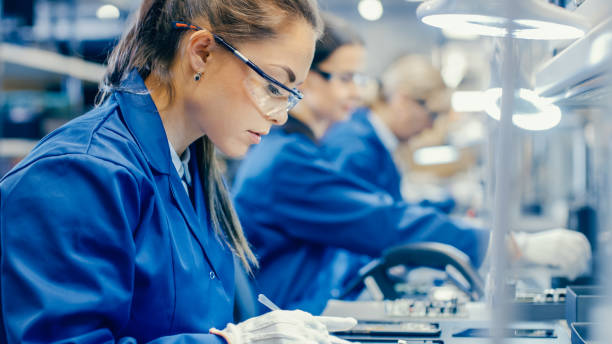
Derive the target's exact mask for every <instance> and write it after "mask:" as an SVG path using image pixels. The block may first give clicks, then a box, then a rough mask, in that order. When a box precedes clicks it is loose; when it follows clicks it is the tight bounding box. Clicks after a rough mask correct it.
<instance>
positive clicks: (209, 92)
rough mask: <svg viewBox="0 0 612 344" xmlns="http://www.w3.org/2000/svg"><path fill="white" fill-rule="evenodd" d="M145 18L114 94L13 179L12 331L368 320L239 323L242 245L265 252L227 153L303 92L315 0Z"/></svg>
mask: <svg viewBox="0 0 612 344" xmlns="http://www.w3.org/2000/svg"><path fill="white" fill-rule="evenodd" d="M135 19H136V20H135V21H134V22H132V23H131V24H130V26H129V28H128V31H127V33H126V35H125V36H124V37H123V38H122V39H121V41H120V42H119V43H118V45H117V47H116V48H115V50H114V52H113V53H112V55H111V58H110V61H109V67H108V68H109V69H108V72H107V74H106V76H105V78H104V82H103V86H104V88H103V93H102V95H101V98H102V99H103V101H102V103H101V105H100V106H98V107H97V108H96V109H94V110H92V111H90V112H89V113H87V114H85V115H83V116H81V117H79V118H76V119H75V120H72V121H70V122H69V123H68V124H66V125H65V126H63V127H62V128H60V129H58V130H56V131H54V132H53V133H51V134H50V135H48V136H47V137H46V138H44V139H43V140H42V141H41V142H40V143H39V144H38V145H37V147H36V148H34V150H33V151H32V152H31V153H30V154H29V155H28V156H27V157H26V158H25V159H24V160H23V161H22V162H21V163H19V164H18V165H17V166H16V167H15V168H14V169H12V170H11V171H10V172H9V173H8V174H7V175H6V176H4V177H3V178H2V180H1V181H0V207H1V208H0V233H1V241H0V244H1V262H2V264H1V265H0V280H1V282H2V283H1V285H0V304H1V305H2V307H1V308H2V309H1V313H0V329H1V331H0V343H51V342H63V343H145V342H151V343H211V344H212V343H215V344H222V343H229V344H249V343H263V342H265V343H320V344H329V343H340V342H341V341H340V340H339V339H337V338H335V337H333V336H331V335H329V333H328V330H330V331H331V330H334V329H337V328H344V329H347V328H350V327H351V326H352V325H354V324H355V320H354V319H350V318H348V319H347V318H322V317H314V316H312V315H310V314H308V313H306V312H303V311H282V310H278V311H273V312H270V313H267V314H265V315H262V316H259V317H255V318H251V319H248V320H246V321H244V322H242V323H238V324H232V321H233V316H232V311H233V303H234V296H235V295H234V292H235V285H234V259H233V257H234V256H236V257H238V258H239V259H238V260H239V261H241V262H242V264H243V265H244V268H245V269H246V270H247V271H249V270H250V269H251V268H252V267H253V266H256V265H257V261H256V259H255V257H254V255H253V253H252V251H251V249H250V248H249V244H248V243H247V241H246V240H245V237H244V235H243V232H242V229H241V226H240V223H239V222H238V220H237V218H236V215H235V212H234V210H233V208H232V204H231V202H230V199H229V195H228V194H227V191H226V189H225V187H224V184H223V182H222V180H221V177H220V173H219V172H218V170H217V166H216V163H215V158H214V150H215V147H217V148H218V149H220V150H221V151H223V152H224V153H225V154H227V155H229V156H240V155H242V154H244V153H245V152H246V151H247V148H248V146H250V145H251V144H253V143H257V142H259V140H260V138H261V136H263V135H265V134H266V133H268V131H269V130H270V127H271V126H272V125H280V124H283V123H284V122H285V121H286V119H287V110H288V109H290V108H291V107H292V106H293V105H295V104H296V102H297V101H298V100H299V99H300V98H301V97H302V95H301V94H300V92H299V91H297V90H295V89H294V87H295V86H297V85H298V84H299V83H300V82H302V81H303V80H304V78H305V77H306V74H307V72H308V68H309V66H310V64H311V61H312V57H313V50H314V45H315V42H316V39H317V36H318V35H319V34H320V32H321V25H320V17H319V14H318V9H317V7H316V5H315V3H314V2H313V1H310V0H283V1H280V0H243V1H240V2H227V1H225V0H208V1H200V0H166V1H157V0H145V1H143V3H142V5H141V7H140V11H139V15H138V16H137V17H136V18H135ZM177 21H178V22H177ZM236 49H238V50H236ZM238 51H240V52H238ZM245 56H248V57H250V58H252V59H253V62H251V61H250V60H247V59H246V57H245ZM219 329H222V330H219ZM342 342H343V341H342Z"/></svg>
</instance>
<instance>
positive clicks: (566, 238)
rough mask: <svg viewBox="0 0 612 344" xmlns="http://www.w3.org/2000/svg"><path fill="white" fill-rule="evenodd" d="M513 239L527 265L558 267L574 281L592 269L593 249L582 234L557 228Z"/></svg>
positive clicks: (517, 236) (523, 234)
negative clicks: (590, 265) (590, 263)
mask: <svg viewBox="0 0 612 344" xmlns="http://www.w3.org/2000/svg"><path fill="white" fill-rule="evenodd" d="M514 238H515V240H516V244H517V246H518V249H519V250H520V256H521V259H522V260H524V261H525V262H529V263H535V264H542V265H552V266H555V267H558V268H560V269H561V273H562V274H563V275H565V276H567V277H568V278H569V279H571V280H574V279H576V277H578V276H580V275H581V274H583V273H585V272H586V271H587V270H588V268H589V261H590V260H591V245H590V244H589V241H588V240H587V239H586V237H585V236H584V235H582V233H579V232H576V231H572V230H569V229H562V228H558V229H551V230H547V231H542V232H536V233H515V234H514Z"/></svg>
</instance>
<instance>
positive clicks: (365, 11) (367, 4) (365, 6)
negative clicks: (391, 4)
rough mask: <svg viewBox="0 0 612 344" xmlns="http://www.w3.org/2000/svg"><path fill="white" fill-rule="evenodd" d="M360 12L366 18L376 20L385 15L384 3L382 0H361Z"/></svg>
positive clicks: (358, 6) (358, 7)
mask: <svg viewBox="0 0 612 344" xmlns="http://www.w3.org/2000/svg"><path fill="white" fill-rule="evenodd" d="M357 10H358V11H359V14H360V15H361V16H362V17H363V18H364V19H366V20H369V21H375V20H378V19H380V17H382V15H383V5H382V3H381V2H380V0H361V1H359V4H358V5H357Z"/></svg>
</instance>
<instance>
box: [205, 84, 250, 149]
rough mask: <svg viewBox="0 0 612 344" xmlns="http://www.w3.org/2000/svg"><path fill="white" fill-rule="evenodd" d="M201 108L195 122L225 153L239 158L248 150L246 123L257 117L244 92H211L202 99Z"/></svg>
mask: <svg viewBox="0 0 612 344" xmlns="http://www.w3.org/2000/svg"><path fill="white" fill-rule="evenodd" d="M201 99H202V100H201V104H202V105H201V107H200V109H201V110H203V111H199V112H198V114H197V115H196V118H195V121H194V122H195V123H196V125H198V126H199V127H200V129H201V131H202V132H203V133H204V134H206V135H207V136H208V137H209V138H210V139H211V141H212V142H213V143H214V144H215V146H216V147H217V148H219V149H220V150H221V151H222V152H223V153H224V154H227V155H228V156H230V157H239V156H242V155H244V154H245V153H246V151H247V149H248V147H249V141H248V135H247V134H246V130H248V129H256V127H255V126H254V128H250V127H248V123H249V122H250V123H252V122H254V121H255V119H256V117H258V116H259V113H258V112H257V110H256V109H255V108H254V107H253V106H252V105H251V102H250V100H249V99H248V98H247V96H246V94H245V93H244V91H243V89H242V88H240V87H232V88H227V89H218V90H214V91H213V90H211V91H209V92H208V93H207V95H206V96H202V98H201Z"/></svg>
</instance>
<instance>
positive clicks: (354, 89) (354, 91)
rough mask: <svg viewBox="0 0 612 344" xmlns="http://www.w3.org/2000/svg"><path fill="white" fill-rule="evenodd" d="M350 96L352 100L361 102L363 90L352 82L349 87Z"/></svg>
mask: <svg viewBox="0 0 612 344" xmlns="http://www.w3.org/2000/svg"><path fill="white" fill-rule="evenodd" d="M347 87H348V94H349V97H350V98H351V99H352V100H356V101H359V100H361V89H360V88H359V86H358V85H357V84H356V83H355V82H351V83H350V84H349V85H348V86H347Z"/></svg>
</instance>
